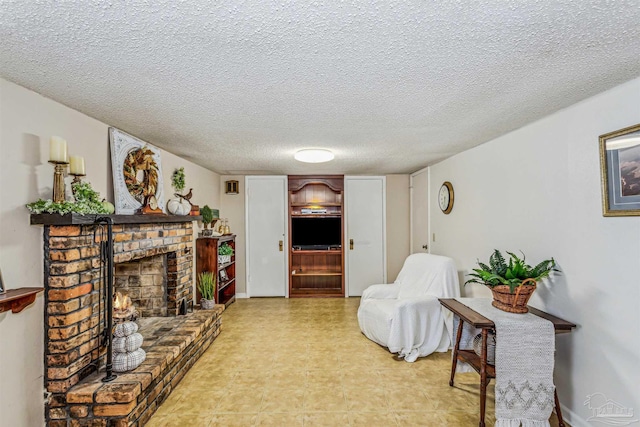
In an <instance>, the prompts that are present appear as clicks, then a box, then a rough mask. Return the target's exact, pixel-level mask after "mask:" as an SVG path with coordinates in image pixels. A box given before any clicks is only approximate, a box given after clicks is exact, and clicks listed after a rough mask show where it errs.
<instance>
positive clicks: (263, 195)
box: [245, 176, 289, 297]
mask: <svg viewBox="0 0 640 427" xmlns="http://www.w3.org/2000/svg"><path fill="white" fill-rule="evenodd" d="M245 188H246V196H245V197H246V199H245V201H246V203H245V212H246V224H247V225H246V233H247V295H248V296H249V297H283V296H286V294H287V290H288V288H289V286H288V274H287V271H288V267H287V256H286V254H287V246H288V241H289V239H288V237H287V235H288V231H287V177H286V176H247V177H246V178H245Z"/></svg>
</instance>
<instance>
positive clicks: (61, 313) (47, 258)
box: [31, 215, 222, 427]
mask: <svg viewBox="0 0 640 427" xmlns="http://www.w3.org/2000/svg"><path fill="white" fill-rule="evenodd" d="M112 218H113V219H114V222H115V225H114V226H113V242H114V263H115V275H114V285H115V287H116V290H120V291H121V292H123V293H125V294H128V295H129V296H130V297H131V298H132V300H133V302H134V304H136V305H137V306H138V310H139V312H140V314H141V315H142V316H143V317H145V319H144V320H145V322H142V323H141V325H143V324H157V322H154V321H153V320H152V319H146V318H147V317H149V316H169V317H175V316H177V315H178V313H179V311H180V308H181V306H183V307H184V306H185V305H186V306H192V304H193V286H192V285H193V283H192V274H193V253H192V251H193V224H192V220H193V218H190V217H174V216H163V217H154V218H150V217H142V216H122V215H112ZM118 221H121V222H124V223H118ZM138 221H148V222H145V223H137V222H138ZM31 222H32V224H43V225H44V233H43V235H44V267H45V268H44V270H45V274H44V276H45V277H44V283H45V289H46V292H45V346H44V350H45V388H46V389H47V391H48V392H50V393H51V397H50V398H49V402H48V404H47V405H46V408H45V416H46V420H47V424H48V425H50V426H55V427H58V426H59V427H61V426H83V425H87V426H89V425H90V426H112V425H113V426H137V425H142V424H143V423H144V421H145V420H146V419H148V418H149V417H150V416H151V414H152V413H153V411H155V408H156V407H157V405H159V404H160V403H161V402H162V400H163V399H164V398H165V397H166V396H167V395H168V394H169V393H170V392H171V389H172V387H174V386H175V385H176V384H177V382H178V381H179V380H180V379H181V378H182V376H183V375H184V373H186V370H188V368H189V367H190V366H191V365H192V364H193V363H195V361H196V360H197V358H198V357H199V356H200V354H201V353H202V352H203V351H204V350H205V349H206V348H207V347H208V346H209V344H210V343H211V342H212V341H213V340H214V339H215V337H216V336H217V335H218V334H219V330H220V318H219V315H220V313H221V311H222V308H217V309H216V310H213V311H197V312H194V313H192V314H189V315H187V316H179V317H177V318H176V321H175V322H172V323H171V321H169V323H167V321H163V322H164V323H162V324H163V325H164V326H163V328H161V331H162V332H163V333H164V335H163V334H158V333H157V330H156V331H151V332H149V331H147V332H146V333H145V331H142V330H141V333H143V335H145V338H146V339H147V341H148V342H147V343H146V344H145V345H143V348H144V349H145V351H147V360H146V361H145V362H144V363H143V364H142V365H141V366H140V367H139V368H137V369H136V370H134V371H132V373H126V374H120V375H119V378H118V379H117V380H116V381H115V382H113V383H106V384H105V383H102V382H101V381H100V379H101V378H102V377H103V376H104V374H103V373H98V372H97V368H98V366H99V367H100V368H101V369H102V368H104V364H105V355H106V347H104V346H101V344H102V341H104V339H103V338H102V337H101V330H102V329H103V327H102V325H103V322H102V319H104V316H105V312H104V307H105V304H104V298H103V299H101V298H100V290H101V288H102V280H103V279H101V260H100V242H101V241H103V240H104V239H106V227H104V229H103V228H101V227H99V226H96V225H94V224H93V217H90V216H85V217H83V216H79V215H68V216H59V215H32V218H31ZM52 222H53V223H52ZM169 331H170V333H167V332H169ZM151 344H153V345H154V347H149V345H151ZM87 387H88V388H89V389H90V390H91V393H90V394H89V395H86V390H87ZM139 423H140V424H139Z"/></svg>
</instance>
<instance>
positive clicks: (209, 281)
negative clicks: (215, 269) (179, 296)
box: [198, 271, 216, 310]
mask: <svg viewBox="0 0 640 427" xmlns="http://www.w3.org/2000/svg"><path fill="white" fill-rule="evenodd" d="M198 290H199V291H200V295H202V299H201V300H200V306H201V307H202V308H203V309H205V310H211V309H212V308H213V306H214V305H215V303H216V301H215V291H216V276H215V275H214V274H213V273H212V272H210V271H205V272H203V273H200V275H198Z"/></svg>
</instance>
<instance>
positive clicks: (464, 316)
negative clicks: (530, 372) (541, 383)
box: [439, 298, 576, 427]
mask: <svg viewBox="0 0 640 427" xmlns="http://www.w3.org/2000/svg"><path fill="white" fill-rule="evenodd" d="M439 301H440V304H442V306H444V307H446V308H447V309H449V310H450V311H451V312H453V314H455V315H457V316H458V317H459V318H460V323H459V324H458V330H457V332H456V341H455V345H454V347H453V357H452V359H453V362H452V366H451V379H450V380H449V385H450V386H452V387H453V379H454V377H455V375H456V366H457V364H458V360H460V361H462V362H466V363H468V364H469V365H470V366H471V367H473V369H475V370H476V372H478V373H479V374H480V423H479V427H485V424H484V415H485V408H486V401H487V385H488V384H489V381H491V379H492V378H495V377H496V368H495V366H494V365H491V364H489V363H487V336H488V334H489V330H491V329H495V327H496V325H495V324H494V323H493V321H492V320H490V319H487V318H486V317H484V316H482V315H480V314H479V313H478V312H476V311H474V310H472V309H471V308H469V307H467V306H466V305H464V304H463V303H461V302H459V301H457V300H455V299H453V298H440V299H439ZM529 312H530V313H532V314H535V315H536V316H539V317H542V318H543V319H547V320H548V321H550V322H551V323H553V327H554V328H555V331H556V334H558V333H563V332H571V330H572V329H573V328H575V327H576V325H575V324H573V323H570V322H567V321H566V320H563V319H560V318H559V317H556V316H553V315H551V314H549V313H545V312H544V311H541V310H538V309H537V308H533V307H529ZM464 322H467V323H468V324H470V325H471V326H473V327H474V328H477V329H480V330H481V333H482V352H481V354H482V355H481V356H478V355H477V354H476V353H475V352H474V351H473V350H460V338H461V337H462V328H463V324H464ZM553 393H554V395H553V397H554V399H555V405H556V414H557V415H558V425H559V426H560V427H565V424H564V420H563V419H562V411H561V410H560V401H559V400H558V392H557V390H554V392H553Z"/></svg>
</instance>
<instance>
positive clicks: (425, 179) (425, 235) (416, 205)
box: [410, 169, 429, 254]
mask: <svg viewBox="0 0 640 427" xmlns="http://www.w3.org/2000/svg"><path fill="white" fill-rule="evenodd" d="M410 180H411V183H410V187H411V253H412V254H415V253H416V252H428V251H429V171H428V169H422V170H420V171H418V172H416V173H413V174H411V177H410Z"/></svg>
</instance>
